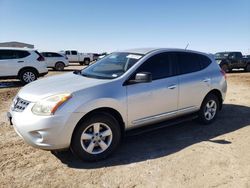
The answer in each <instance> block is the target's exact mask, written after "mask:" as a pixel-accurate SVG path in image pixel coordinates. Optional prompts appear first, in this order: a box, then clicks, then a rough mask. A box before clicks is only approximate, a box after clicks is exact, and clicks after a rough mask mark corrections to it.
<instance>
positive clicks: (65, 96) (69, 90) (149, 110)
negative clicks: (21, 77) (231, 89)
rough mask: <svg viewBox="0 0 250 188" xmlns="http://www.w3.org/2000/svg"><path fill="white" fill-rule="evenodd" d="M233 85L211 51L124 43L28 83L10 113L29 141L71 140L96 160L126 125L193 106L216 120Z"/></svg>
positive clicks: (49, 145)
mask: <svg viewBox="0 0 250 188" xmlns="http://www.w3.org/2000/svg"><path fill="white" fill-rule="evenodd" d="M65 83H67V84H65ZM226 91H227V83H226V78H225V73H224V72H223V71H222V70H221V69H220V67H219V65H218V64H217V63H216V62H215V60H214V58H213V57H212V56H210V55H207V54H204V53H200V52H195V51H189V50H178V49H135V50H125V51H122V52H114V53H112V54H110V55H108V56H106V57H105V58H103V59H101V60H99V61H97V62H96V63H95V64H92V65H90V66H89V67H87V68H85V69H83V70H81V71H75V72H72V73H68V74H64V75H59V76H55V77H49V78H46V79H42V80H39V81H36V82H34V83H31V84H29V85H28V86H26V87H24V88H22V89H21V90H20V91H19V93H18V94H17V96H16V97H15V99H14V101H13V104H12V106H11V108H10V111H9V113H8V117H9V119H10V122H11V123H13V125H14V128H15V130H16V132H17V133H18V134H19V135H20V136H21V137H22V138H23V139H24V140H25V141H26V142H27V143H29V144H30V145H32V146H34V147H37V148H42V149H46V150H55V149H63V148H71V149H72V151H73V152H74V153H75V154H76V155H77V156H79V157H80V158H81V159H83V160H89V161H93V160H99V159H103V158H105V157H107V156H108V155H110V154H111V153H113V152H114V150H115V149H116V148H117V147H118V145H119V142H120V140H121V137H122V135H123V133H124V131H126V130H130V129H134V128H138V127H141V126H146V125H150V124H151V125H152V124H154V125H152V126H155V124H156V123H158V122H162V121H166V120H169V119H173V118H179V117H183V116H186V115H190V114H194V113H195V114H197V115H198V117H199V120H200V122H201V123H202V124H210V123H212V122H213V121H214V120H215V119H216V116H217V114H218V112H219V111H220V109H221V108H222V103H223V100H224V99H225V95H226ZM145 107H146V108H145ZM27 119H28V120H29V121H27ZM163 136H164V135H163ZM131 147H133V146H131Z"/></svg>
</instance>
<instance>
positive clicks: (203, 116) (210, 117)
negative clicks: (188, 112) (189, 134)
mask: <svg viewBox="0 0 250 188" xmlns="http://www.w3.org/2000/svg"><path fill="white" fill-rule="evenodd" d="M218 110H219V100H218V97H217V96H216V95H214V94H209V95H208V96H206V98H205V99H204V100H203V102H202V105H201V108H200V111H199V120H200V122H201V123H204V124H210V123H212V122H213V121H214V120H215V119H216V117H217V113H218Z"/></svg>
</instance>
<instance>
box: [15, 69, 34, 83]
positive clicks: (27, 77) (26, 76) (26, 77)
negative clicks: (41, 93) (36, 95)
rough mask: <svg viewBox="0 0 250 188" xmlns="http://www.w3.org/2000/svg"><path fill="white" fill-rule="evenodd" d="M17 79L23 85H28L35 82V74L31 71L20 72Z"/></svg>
mask: <svg viewBox="0 0 250 188" xmlns="http://www.w3.org/2000/svg"><path fill="white" fill-rule="evenodd" d="M19 79H20V80H21V81H22V83H23V84H28V83H30V82H33V81H35V80H37V73H36V71H35V70H33V69H25V70H22V71H21V72H20V74H19Z"/></svg>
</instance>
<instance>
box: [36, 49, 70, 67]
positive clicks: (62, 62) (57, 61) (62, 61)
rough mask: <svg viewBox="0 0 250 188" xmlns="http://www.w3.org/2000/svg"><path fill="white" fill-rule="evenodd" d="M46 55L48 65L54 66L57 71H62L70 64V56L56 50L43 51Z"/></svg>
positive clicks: (44, 55)
mask: <svg viewBox="0 0 250 188" xmlns="http://www.w3.org/2000/svg"><path fill="white" fill-rule="evenodd" d="M41 54H42V55H43V57H45V62H46V64H47V67H49V68H53V69H54V70H57V71H62V70H63V69H64V67H67V66H69V61H68V58H67V57H65V56H63V55H61V54H59V53H55V52H41ZM66 58H67V59H66Z"/></svg>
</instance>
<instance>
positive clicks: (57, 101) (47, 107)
mask: <svg viewBox="0 0 250 188" xmlns="http://www.w3.org/2000/svg"><path fill="white" fill-rule="evenodd" d="M71 97H72V95H71V94H68V93H66V94H58V95H53V96H50V97H47V98H44V99H42V100H41V101H38V102H37V103H36V104H35V105H34V106H33V107H32V110H31V111H32V112H33V113H34V114H36V115H42V116H49V115H52V114H54V113H55V112H56V110H57V109H58V108H59V106H61V105H62V104H63V103H65V102H66V101H68V100H69V99H70V98H71Z"/></svg>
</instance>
